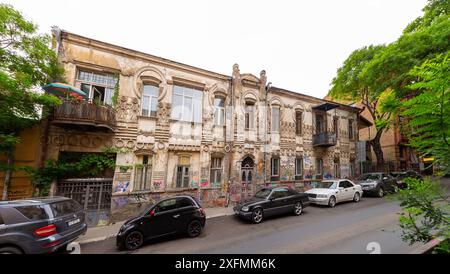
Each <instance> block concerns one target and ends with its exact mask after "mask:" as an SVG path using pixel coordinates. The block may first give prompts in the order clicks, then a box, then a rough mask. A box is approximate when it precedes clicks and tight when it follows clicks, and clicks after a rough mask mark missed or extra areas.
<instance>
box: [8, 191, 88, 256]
mask: <svg viewBox="0 0 450 274" xmlns="http://www.w3.org/2000/svg"><path fill="white" fill-rule="evenodd" d="M86 230H87V225H86V222H85V214H84V210H83V208H82V207H81V206H80V204H78V203H77V202H76V201H74V200H72V199H69V198H65V197H48V198H31V199H26V200H25V199H23V200H13V201H3V202H0V254H3V253H9V254H21V253H25V254H40V253H51V252H55V251H57V250H62V249H65V247H66V246H67V244H69V243H70V242H72V241H74V240H75V239H77V238H78V237H80V236H81V235H83V234H85V233H86Z"/></svg>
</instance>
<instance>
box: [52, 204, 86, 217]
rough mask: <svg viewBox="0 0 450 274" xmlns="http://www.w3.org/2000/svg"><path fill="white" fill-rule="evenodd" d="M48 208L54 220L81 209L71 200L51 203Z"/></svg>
mask: <svg viewBox="0 0 450 274" xmlns="http://www.w3.org/2000/svg"><path fill="white" fill-rule="evenodd" d="M50 207H51V209H52V212H53V216H54V217H55V218H56V217H60V216H64V215H67V214H72V213H75V212H77V211H80V210H82V209H83V208H82V207H81V206H80V204H78V203H77V202H75V201H73V200H67V201H61V202H56V203H52V204H50Z"/></svg>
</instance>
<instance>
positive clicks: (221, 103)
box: [214, 97, 225, 107]
mask: <svg viewBox="0 0 450 274" xmlns="http://www.w3.org/2000/svg"><path fill="white" fill-rule="evenodd" d="M214 106H216V107H224V106H225V100H224V99H223V98H222V97H216V98H214Z"/></svg>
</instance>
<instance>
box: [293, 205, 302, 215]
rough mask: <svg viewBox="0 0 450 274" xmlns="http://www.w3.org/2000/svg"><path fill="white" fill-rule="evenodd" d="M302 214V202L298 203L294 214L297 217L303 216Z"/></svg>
mask: <svg viewBox="0 0 450 274" xmlns="http://www.w3.org/2000/svg"><path fill="white" fill-rule="evenodd" d="M302 212H303V206H302V203H300V202H298V203H296V204H295V206H294V213H295V215H297V216H298V215H301V214H302Z"/></svg>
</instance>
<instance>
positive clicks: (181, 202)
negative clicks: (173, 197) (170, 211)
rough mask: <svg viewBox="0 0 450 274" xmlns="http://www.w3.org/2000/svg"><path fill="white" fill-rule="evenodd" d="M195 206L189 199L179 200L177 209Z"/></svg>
mask: <svg viewBox="0 0 450 274" xmlns="http://www.w3.org/2000/svg"><path fill="white" fill-rule="evenodd" d="M193 205H194V204H193V203H192V201H191V200H190V199H188V198H180V199H178V205H177V208H182V207H187V206H193Z"/></svg>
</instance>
